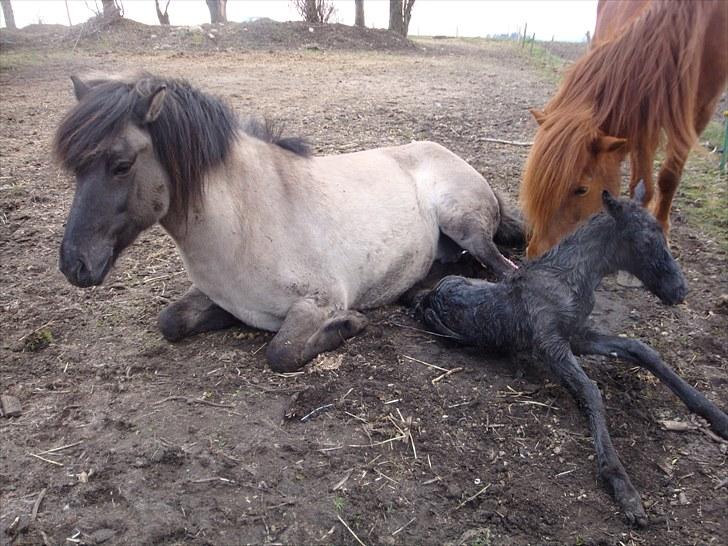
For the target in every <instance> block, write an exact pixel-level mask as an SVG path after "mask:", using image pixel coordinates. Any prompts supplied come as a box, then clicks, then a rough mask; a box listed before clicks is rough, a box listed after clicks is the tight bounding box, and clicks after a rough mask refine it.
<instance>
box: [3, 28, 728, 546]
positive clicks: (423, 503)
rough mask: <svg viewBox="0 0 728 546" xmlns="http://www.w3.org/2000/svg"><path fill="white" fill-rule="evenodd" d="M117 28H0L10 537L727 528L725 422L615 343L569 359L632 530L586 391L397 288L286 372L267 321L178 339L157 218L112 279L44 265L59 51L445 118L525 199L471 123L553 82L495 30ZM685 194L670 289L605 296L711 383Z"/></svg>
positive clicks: (498, 153) (57, 184) (477, 160)
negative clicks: (623, 485) (400, 36)
mask: <svg viewBox="0 0 728 546" xmlns="http://www.w3.org/2000/svg"><path fill="white" fill-rule="evenodd" d="M150 32H151V31H150ZM3 43H5V42H3ZM107 45H108V44H107V43H105V42H103V43H101V42H100V43H99V44H96V45H94V44H93V43H88V42H84V41H80V42H78V43H76V44H74V42H73V40H67V41H65V42H62V43H58V44H55V45H53V47H43V48H40V49H39V48H32V49H31V48H28V47H26V46H22V47H20V46H18V45H17V44H15V46H13V47H12V48H10V49H8V48H6V47H4V49H3V52H2V54H1V61H2V70H0V97H1V104H2V106H1V107H0V116H1V122H0V271H1V277H0V394H6V395H12V396H15V397H17V398H18V399H19V400H20V402H21V404H22V413H21V415H20V416H19V417H12V418H0V461H1V464H0V544H4V543H13V544H44V543H45V544H54V545H56V544H100V543H104V544H197V545H203V544H214V545H227V544H357V539H356V538H355V537H354V535H356V537H358V540H359V541H360V543H364V544H368V545H370V544H451V545H461V544H467V545H470V546H476V545H480V546H484V545H490V544H494V545H496V544H507V545H526V544H572V545H587V544H589V545H597V544H598V545H648V544H655V545H665V544H678V545H688V544H703V545H704V544H721V543H722V544H725V537H726V536H728V523H727V521H726V514H727V513H728V498H727V497H728V487H726V478H727V477H728V464H727V458H728V451H727V445H726V443H725V442H721V441H719V440H717V439H716V438H715V437H714V436H711V434H710V433H709V432H707V431H706V428H705V426H704V423H702V422H700V420H699V419H696V418H693V417H692V416H691V415H690V414H689V413H688V412H687V410H686V409H685V408H684V406H683V405H682V404H681V403H680V402H679V400H677V399H676V398H675V397H674V396H673V395H672V393H671V392H669V390H668V389H667V388H666V387H664V386H663V385H661V384H658V383H657V382H656V380H654V379H653V378H651V377H650V376H648V374H646V373H645V372H642V371H639V370H638V369H635V368H632V367H629V366H626V365H624V364H623V363H621V362H617V361H614V360H609V359H602V358H592V359H583V363H584V366H585V368H586V369H587V371H588V373H589V374H590V376H591V377H592V378H593V379H594V380H595V381H596V382H597V384H598V385H599V387H600V388H601V390H602V392H603V394H604V396H605V404H606V408H607V412H608V416H609V423H610V429H611V432H612V435H613V439H614V443H615V445H616V447H617V449H618V451H619V453H620V454H621V457H622V460H623V462H624V465H625V467H626V468H627V470H628V472H629V473H630V475H631V477H632V480H633V482H634V484H635V486H636V487H637V488H638V490H639V491H640V492H641V494H642V498H643V501H644V503H645V506H646V509H647V512H648V515H649V517H650V520H651V521H650V525H649V526H648V527H647V528H646V529H644V530H636V529H631V528H630V527H629V526H628V525H627V524H626V523H625V522H624V521H623V519H622V517H621V515H620V513H619V512H618V510H617V508H616V506H615V504H614V503H613V502H612V500H611V498H610V497H609V495H608V494H607V492H606V491H605V489H604V488H603V487H602V486H601V485H600V483H599V482H598V481H597V479H596V468H595V462H594V457H593V446H592V443H591V439H590V436H589V433H588V430H587V425H586V422H585V420H584V419H583V418H582V417H581V414H580V412H579V410H578V408H577V406H576V404H575V403H574V402H573V401H572V399H571V398H570V397H569V395H568V394H567V393H566V392H565V391H564V389H562V388H561V387H560V386H559V385H557V384H555V383H554V381H553V379H552V378H550V377H549V376H548V375H547V374H546V373H545V372H543V371H541V370H540V369H539V368H538V366H537V365H536V364H534V363H529V362H526V361H523V360H519V361H517V362H511V361H509V360H506V359H501V358H494V357H491V356H487V355H483V354H479V353H478V352H476V351H474V350H470V349H463V348H460V347H457V346H454V345H451V344H449V343H447V342H443V341H441V340H439V339H437V338H435V337H432V336H430V335H428V334H426V333H424V332H422V331H420V330H418V328H420V325H419V324H418V323H417V322H415V321H414V320H413V319H412V318H410V316H409V315H408V312H407V310H406V309H405V308H403V307H400V306H396V305H393V306H389V307H386V308H382V309H379V310H377V311H374V312H370V313H368V316H369V319H370V321H371V324H370V326H369V327H368V329H367V330H366V331H365V332H364V333H363V334H362V335H360V336H358V337H356V338H354V339H352V340H350V341H349V342H348V343H347V344H346V345H345V346H344V347H342V348H340V349H338V350H336V351H333V352H331V353H327V354H325V355H323V356H321V357H319V358H318V359H317V360H316V361H315V362H314V363H313V364H311V365H309V366H307V367H306V368H305V370H304V371H303V372H301V373H298V374H292V375H287V376H282V375H277V374H274V373H271V372H270V371H269V370H268V369H267V366H266V362H265V358H264V347H265V344H266V343H267V341H268V340H269V339H270V334H268V333H264V332H259V331H253V330H246V329H243V328H234V329H231V330H228V331H224V332H218V333H212V334H205V335H200V336H197V337H195V338H192V339H189V340H186V341H183V342H181V343H177V344H170V343H167V342H166V341H164V340H163V339H162V337H161V335H160V333H159V331H158V330H157V327H156V317H157V314H158V313H159V312H160V310H161V309H162V308H163V307H164V306H165V305H167V304H169V303H170V302H172V301H174V300H175V299H176V298H178V297H179V296H180V295H181V294H182V293H183V292H184V291H185V289H186V288H187V286H188V280H187V279H186V276H185V273H184V270H183V267H182V264H181V261H180V259H179V258H178V257H177V255H176V252H175V249H174V245H173V244H172V242H171V240H170V239H169V238H168V237H167V236H166V235H165V234H164V233H163V232H162V230H161V229H160V228H154V229H153V230H151V231H149V232H147V233H145V234H144V235H143V236H142V237H141V238H140V240H138V241H137V242H136V243H135V244H134V246H133V247H131V248H130V249H129V250H128V251H127V253H126V254H125V255H124V256H123V257H122V258H121V259H120V260H119V262H118V264H117V266H116V268H115V270H114V271H113V272H112V274H111V275H110V277H109V278H108V279H107V281H106V283H105V284H104V285H103V286H100V287H97V288H93V289H87V290H81V289H77V288H75V287H72V286H71V285H69V284H68V283H67V282H66V281H65V279H64V278H63V276H62V275H61V274H60V273H59V272H58V268H57V255H58V247H59V244H60V240H61V237H62V233H63V225H64V220H65V214H66V212H67V210H68V207H69V205H70V202H71V199H72V195H73V182H72V180H71V178H70V177H69V176H67V175H65V174H63V173H61V172H59V170H58V169H57V168H56V166H54V164H53V163H52V161H51V158H50V156H49V151H50V140H51V138H52V134H53V131H54V129H55V127H56V125H57V123H58V121H59V119H60V117H61V116H62V114H63V113H64V112H65V111H66V110H67V109H68V108H69V107H70V106H71V105H72V104H73V97H72V92H71V85H70V81H69V80H68V76H69V74H71V73H78V72H83V71H85V70H91V69H97V70H98V69H100V70H106V71H119V70H124V69H134V68H144V69H147V70H149V71H153V72H158V73H161V74H165V75H168V76H182V77H186V78H188V79H190V80H191V81H192V82H194V83H195V84H197V85H199V86H200V87H202V88H204V89H206V90H208V91H211V92H213V93H217V94H219V95H221V96H224V97H226V98H227V99H228V100H229V102H230V103H231V104H232V105H233V106H234V107H235V108H236V109H237V110H238V111H239V112H240V113H258V114H265V115H268V116H270V117H272V118H274V119H278V120H283V121H285V122H286V125H287V127H288V129H289V132H290V133H292V134H300V135H305V136H307V137H309V138H310V139H311V141H312V142H313V143H314V146H315V149H316V151H317V153H338V152H346V151H353V150H360V149H364V148H369V147H376V146H384V145H388V144H400V143H406V142H409V141H410V140H412V139H431V140H435V141H437V142H440V143H442V144H443V145H445V146H447V147H449V148H450V149H452V150H454V151H455V152H456V153H458V154H459V155H461V156H462V157H464V158H465V159H467V160H468V161H469V162H470V163H471V164H472V165H473V166H474V167H475V168H477V169H478V170H479V171H480V172H482V173H483V174H484V175H485V176H486V178H488V180H489V181H490V182H491V184H492V185H493V186H494V187H496V188H498V189H500V190H501V191H502V192H503V193H505V194H507V195H508V196H509V197H510V199H511V200H512V201H514V202H515V199H516V195H517V190H518V184H519V176H520V172H521V168H522V165H523V162H524V159H525V156H526V153H527V148H524V147H517V146H505V145H500V144H492V143H488V142H486V141H485V140H484V138H485V137H496V138H501V139H509V140H518V141H523V140H529V139H530V138H532V135H533V132H534V130H535V125H534V123H533V122H532V121H531V119H530V114H529V113H528V111H527V108H528V107H533V106H540V105H542V104H543V103H544V102H545V101H546V99H547V98H548V97H549V96H550V94H551V93H553V91H554V85H555V84H554V78H553V74H550V73H547V72H546V71H545V70H544V69H543V68H540V67H539V66H536V65H534V64H533V63H532V62H531V61H529V59H528V58H527V57H525V56H524V55H523V53H522V52H521V51H520V50H519V49H518V48H517V47H515V46H513V45H512V44H508V43H495V42H485V41H480V42H478V41H453V40H431V41H428V40H422V41H418V42H417V47H409V46H408V47H405V48H394V47H393V48H389V49H387V48H380V49H381V50H380V51H377V52H373V51H370V50H368V49H367V48H364V47H363V48H362V50H361V51H358V50H355V49H352V48H350V47H347V48H345V49H341V48H335V47H332V48H307V47H305V44H304V45H301V44H299V46H296V47H290V48H288V49H281V48H275V49H273V48H272V49H271V50H249V49H241V48H239V49H234V48H233V49H228V50H221V51H216V50H214V49H207V50H195V49H194V48H191V49H188V50H186V51H179V50H175V49H169V48H162V49H157V50H154V49H153V48H151V47H149V48H146V49H143V48H141V49H138V50H137V51H135V52H133V53H128V52H127V53H121V51H124V47H123V46H121V45H119V47H115V48H113V49H110V48H108V47H107ZM117 45H118V44H117ZM696 153H698V154H700V153H701V152H700V151H698V152H696ZM702 160H704V161H715V160H714V159H713V158H712V157H711V158H708V159H705V158H703V159H701V161H702ZM695 173H696V170H695V169H693V170H690V169H689V172H688V174H687V175H686V178H687V179H690V177H692V176H698V174H700V173H698V174H695ZM711 176H714V175H711ZM714 178H715V179H714V182H717V183H718V184H725V179H722V180H720V179H718V178H717V176H715V177H714ZM688 182H689V180H686V182H684V184H687V183H688ZM716 187H717V186H716ZM698 205H699V203H697V202H693V201H692V200H691V198H690V197H689V196H688V195H685V194H683V193H682V192H681V195H679V196H678V197H677V200H676V207H675V211H674V214H673V228H674V231H673V237H672V245H673V249H674V251H675V254H676V255H677V256H678V258H679V260H680V262H681V264H682V266H683V268H684V270H685V273H686V276H687V278H688V280H689V283H690V287H691V291H690V294H689V297H688V300H687V303H686V304H684V305H680V306H677V307H665V306H663V305H661V304H660V303H659V302H658V301H657V299H656V298H655V297H653V296H651V295H649V294H647V293H646V292H644V291H643V290H641V289H625V288H620V287H618V286H617V285H616V283H614V282H613V280H608V281H607V282H606V283H605V285H604V287H603V288H602V289H600V291H599V294H598V309H597V311H596V312H595V316H594V319H595V321H596V322H597V323H598V324H601V325H603V327H604V328H607V329H610V330H612V331H614V332H616V333H620V334H625V335H628V336H633V337H635V338H639V339H642V340H644V341H646V342H649V343H650V344H651V345H652V346H653V347H654V348H655V349H657V350H658V351H659V352H660V353H661V354H662V355H663V357H664V358H665V360H666V361H667V362H668V363H669V364H670V365H671V366H673V367H675V368H676V369H678V370H679V371H680V372H681V373H682V375H683V376H684V377H685V378H686V379H687V380H688V381H689V382H690V383H691V384H693V385H695V386H697V387H698V388H699V389H701V390H702V391H703V392H704V393H705V394H706V395H707V396H708V397H709V398H711V399H712V400H714V401H716V402H717V403H718V404H719V405H721V406H722V407H723V408H726V406H728V403H727V402H728V361H727V355H728V350H727V349H728V334H726V332H727V331H728V316H727V314H728V296H726V293H728V288H727V287H728V282H727V281H728V273H727V270H726V266H727V265H728V256H727V255H726V251H725V248H726V245H725V243H726V241H725V240H721V239H720V238H716V237H713V236H711V235H710V234H709V233H710V232H706V231H705V230H704V229H703V226H701V225H700V224H697V223H696V222H692V221H691V218H692V217H691V215H690V211H691V210H692V207H696V206H698ZM456 368H457V369H460V370H459V371H457V373H451V374H450V375H448V376H446V377H441V376H442V374H443V369H444V370H453V369H456ZM662 420H679V421H681V422H683V423H684V424H685V427H684V428H685V429H686V430H685V431H683V432H675V431H667V430H664V429H663V428H662V427H661V426H660V424H659V422H660V421H662ZM720 536H723V537H724V538H723V539H720Z"/></svg>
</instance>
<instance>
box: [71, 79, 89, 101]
mask: <svg viewBox="0 0 728 546" xmlns="http://www.w3.org/2000/svg"><path fill="white" fill-rule="evenodd" d="M71 81H72V82H73V94H74V95H76V100H81V99H82V98H83V97H85V96H86V93H88V92H89V89H90V87H89V86H88V85H86V84H85V83H83V82H82V81H81V78H79V77H78V76H71Z"/></svg>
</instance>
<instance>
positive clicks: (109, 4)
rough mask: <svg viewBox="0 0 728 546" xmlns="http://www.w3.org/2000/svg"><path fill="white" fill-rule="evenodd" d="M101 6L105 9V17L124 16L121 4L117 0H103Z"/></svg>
mask: <svg viewBox="0 0 728 546" xmlns="http://www.w3.org/2000/svg"><path fill="white" fill-rule="evenodd" d="M101 6H102V7H103V9H104V18H105V19H115V18H117V17H122V16H123V11H122V9H121V5H120V4H119V3H117V1H116V0H101Z"/></svg>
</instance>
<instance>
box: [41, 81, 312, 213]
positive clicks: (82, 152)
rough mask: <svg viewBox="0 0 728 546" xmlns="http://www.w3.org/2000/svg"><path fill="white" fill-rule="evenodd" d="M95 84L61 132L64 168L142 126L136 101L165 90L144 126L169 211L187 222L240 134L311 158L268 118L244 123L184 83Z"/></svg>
mask: <svg viewBox="0 0 728 546" xmlns="http://www.w3.org/2000/svg"><path fill="white" fill-rule="evenodd" d="M89 83H90V87H91V91H90V92H89V93H88V95H87V96H85V97H84V98H83V99H82V100H81V101H80V102H78V103H77V104H76V106H75V107H74V108H72V109H71V111H70V112H69V113H68V114H67V115H66V117H65V118H64V119H63V121H62V122H61V125H60V126H59V128H58V130H57V132H56V137H55V141H54V150H55V154H56V157H57V158H58V160H59V161H60V163H61V164H62V166H63V167H64V168H65V169H67V170H69V171H73V172H76V173H78V172H80V171H82V170H83V169H84V168H86V167H88V166H89V165H90V164H91V162H92V161H93V160H94V159H95V158H97V157H98V156H100V155H103V154H104V152H105V150H106V149H108V147H109V146H110V144H111V143H112V142H113V140H114V139H115V138H117V137H118V136H119V134H120V133H121V131H122V130H123V128H124V127H125V126H126V124H127V123H130V122H133V123H137V124H139V123H141V122H140V121H139V120H136V119H134V112H133V111H134V105H135V103H136V101H137V100H138V99H139V98H140V97H141V96H147V95H149V94H151V93H153V92H154V91H155V90H156V89H157V88H158V87H159V86H160V85H166V87H167V94H166V96H165V99H164V105H163V107H162V109H161V112H160V114H159V116H158V117H157V118H156V120H155V121H153V122H152V123H149V124H148V125H146V126H144V129H145V130H147V131H148V132H149V134H150V137H151V140H152V143H153V146H154V151H155V155H156V156H157V159H158V160H159V161H160V163H161V164H162V166H163V167H164V169H165V170H166V172H167V174H168V176H169V179H170V185H171V200H172V202H171V204H170V210H171V211H172V212H174V213H175V214H177V215H181V216H182V217H186V215H187V213H188V211H189V209H190V207H191V206H194V205H197V204H199V203H200V201H201V199H202V194H203V191H204V182H205V175H206V173H207V172H208V171H209V170H210V169H212V168H214V167H216V166H217V165H219V164H220V163H222V162H224V161H225V160H226V158H227V157H228V155H229V153H230V149H231V148H232V145H233V143H234V141H235V138H236V135H237V133H238V131H240V130H243V131H245V132H246V133H248V134H250V135H251V136H253V137H255V138H258V139H260V140H263V141H265V142H269V143H271V144H275V145H278V146H280V147H281V148H284V149H286V150H289V151H292V152H294V153H296V154H298V155H301V156H308V155H310V148H309V146H308V144H307V143H306V142H305V141H304V140H303V139H299V138H283V137H282V136H281V132H282V127H280V126H276V125H275V124H272V123H270V122H269V121H267V120H264V121H262V122H261V121H250V122H248V123H246V124H244V125H242V126H241V124H240V122H239V120H238V118H237V116H236V115H235V113H234V112H233V111H232V109H231V108H230V107H229V106H228V105H227V104H226V103H225V102H224V101H222V100H221V99H219V98H216V97H213V96H211V95H208V94H206V93H203V92H202V91H199V90H198V89H195V88H194V87H192V86H191V85H190V84H189V83H188V82H186V81H185V80H179V79H162V78H158V77H155V76H151V75H149V74H142V75H140V76H138V77H137V79H136V80H134V79H132V78H129V77H124V78H120V79H108V80H100V79H94V80H92V81H91V82H89Z"/></svg>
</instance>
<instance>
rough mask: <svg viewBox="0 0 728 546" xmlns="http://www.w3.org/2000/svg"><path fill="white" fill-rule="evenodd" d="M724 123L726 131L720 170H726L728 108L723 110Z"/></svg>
mask: <svg viewBox="0 0 728 546" xmlns="http://www.w3.org/2000/svg"><path fill="white" fill-rule="evenodd" d="M723 125H724V126H725V132H724V133H723V153H722V154H720V172H722V173H724V172H725V161H726V157H727V156H728V110H726V111H725V112H723Z"/></svg>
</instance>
